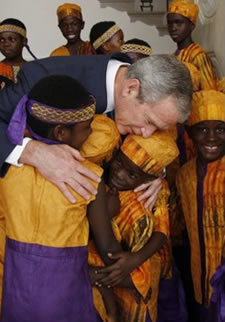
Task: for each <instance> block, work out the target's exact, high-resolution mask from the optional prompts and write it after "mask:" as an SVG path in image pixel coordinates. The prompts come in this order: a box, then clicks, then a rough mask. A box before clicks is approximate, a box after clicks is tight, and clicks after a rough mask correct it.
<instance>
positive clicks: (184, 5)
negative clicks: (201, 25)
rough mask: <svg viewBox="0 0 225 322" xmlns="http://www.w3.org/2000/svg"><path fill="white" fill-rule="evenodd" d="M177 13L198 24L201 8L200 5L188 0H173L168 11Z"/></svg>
mask: <svg viewBox="0 0 225 322" xmlns="http://www.w3.org/2000/svg"><path fill="white" fill-rule="evenodd" d="M170 13H177V14H179V15H182V16H184V17H186V18H188V19H190V20H191V22H192V23H193V24H194V25H196V22H197V19H198V13H199V8H198V6H197V5H196V4H195V3H193V2H191V1H188V0H173V1H172V2H171V3H170V5H169V9H168V13H167V14H170Z"/></svg>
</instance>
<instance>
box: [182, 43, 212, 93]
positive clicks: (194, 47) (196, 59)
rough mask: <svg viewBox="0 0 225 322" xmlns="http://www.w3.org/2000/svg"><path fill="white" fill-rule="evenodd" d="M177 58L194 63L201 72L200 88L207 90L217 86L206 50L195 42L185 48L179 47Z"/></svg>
mask: <svg viewBox="0 0 225 322" xmlns="http://www.w3.org/2000/svg"><path fill="white" fill-rule="evenodd" d="M176 56H177V58H178V59H179V60H180V61H182V62H187V63H191V64H193V65H195V66H196V67H197V68H198V70H199V71H200V73H201V79H200V89H201V90H208V89H215V90H216V88H217V77H216V74H215V71H214V68H213V65H212V61H211V59H210V58H209V56H208V54H207V53H206V51H205V50H204V49H203V48H202V47H201V46H200V45H199V44H196V43H192V44H191V45H189V46H188V47H187V48H184V49H181V50H180V51H179V54H178V55H176Z"/></svg>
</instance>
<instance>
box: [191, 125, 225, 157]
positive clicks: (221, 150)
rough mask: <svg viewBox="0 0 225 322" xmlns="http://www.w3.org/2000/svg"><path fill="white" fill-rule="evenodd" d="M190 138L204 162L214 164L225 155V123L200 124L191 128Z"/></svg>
mask: <svg viewBox="0 0 225 322" xmlns="http://www.w3.org/2000/svg"><path fill="white" fill-rule="evenodd" d="M190 136H191V138H192V140H193V142H194V144H195V146H196V149H197V152H198V155H199V157H200V158H201V159H203V160H204V161H206V162H212V161H215V160H218V159H220V158H221V157H222V156H224V155H225V122H222V121H203V122H199V123H197V124H195V125H194V126H192V127H191V128H190Z"/></svg>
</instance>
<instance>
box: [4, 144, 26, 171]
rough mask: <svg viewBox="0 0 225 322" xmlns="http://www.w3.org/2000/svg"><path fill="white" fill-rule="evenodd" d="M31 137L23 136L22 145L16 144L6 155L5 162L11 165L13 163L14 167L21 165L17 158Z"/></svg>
mask: <svg viewBox="0 0 225 322" xmlns="http://www.w3.org/2000/svg"><path fill="white" fill-rule="evenodd" d="M31 140H32V139H30V138H24V139H23V144H22V145H17V146H16V147H15V148H14V150H13V151H12V152H11V153H10V154H9V155H8V157H7V159H6V160H5V162H6V163H9V164H11V165H15V166H16V167H22V166H23V163H19V162H18V160H19V158H20V156H21V154H22V153H23V150H24V149H25V146H26V145H27V143H28V142H30V141H31Z"/></svg>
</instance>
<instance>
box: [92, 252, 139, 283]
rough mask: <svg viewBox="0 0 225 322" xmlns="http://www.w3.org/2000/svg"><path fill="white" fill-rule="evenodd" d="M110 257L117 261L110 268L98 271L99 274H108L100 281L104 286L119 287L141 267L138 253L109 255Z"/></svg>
mask: <svg viewBox="0 0 225 322" xmlns="http://www.w3.org/2000/svg"><path fill="white" fill-rule="evenodd" d="M108 256H109V257H110V258H111V259H113V260H116V262H115V263H114V264H112V265H110V266H107V267H104V268H99V269H97V273H98V274H107V276H106V277H103V278H101V279H98V283H99V284H100V285H104V286H110V287H111V286H116V285H119V284H120V283H121V282H122V281H123V280H124V279H125V278H126V277H127V276H128V275H129V274H130V273H131V272H132V271H133V270H134V269H136V268H137V267H138V266H139V263H138V256H137V253H131V252H118V253H116V254H111V253H109V254H108Z"/></svg>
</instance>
